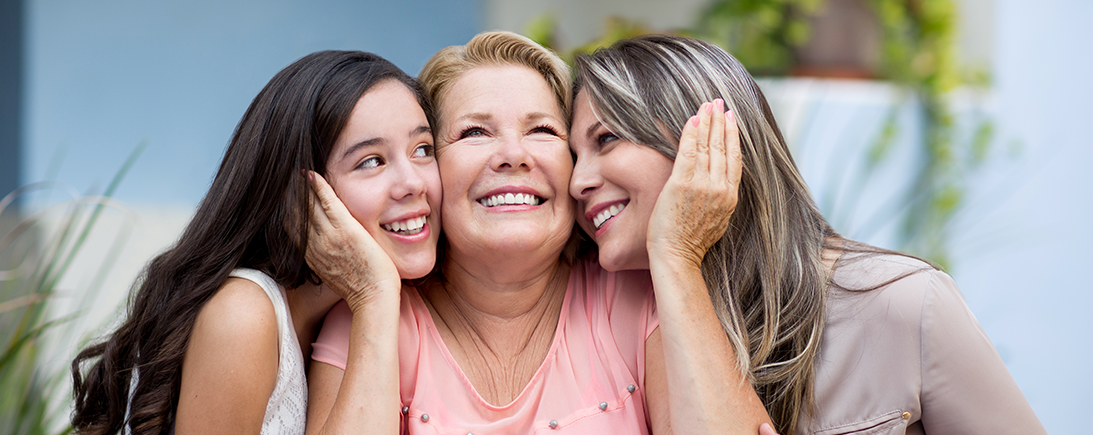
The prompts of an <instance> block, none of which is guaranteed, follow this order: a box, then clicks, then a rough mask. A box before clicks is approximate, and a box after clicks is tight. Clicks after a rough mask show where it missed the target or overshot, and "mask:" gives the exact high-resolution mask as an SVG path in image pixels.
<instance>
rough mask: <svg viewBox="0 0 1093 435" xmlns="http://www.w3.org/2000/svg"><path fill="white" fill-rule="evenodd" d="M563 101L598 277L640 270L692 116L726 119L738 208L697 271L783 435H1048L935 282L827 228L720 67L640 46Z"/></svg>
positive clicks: (734, 67) (718, 58)
mask: <svg viewBox="0 0 1093 435" xmlns="http://www.w3.org/2000/svg"><path fill="white" fill-rule="evenodd" d="M574 89H575V92H574V95H575V100H574V101H575V103H574V114H573V122H572V129H571V132H572V133H571V135H570V145H571V147H572V149H573V151H574V153H575V155H576V157H577V162H576V165H575V168H574V172H573V177H572V181H571V183H570V193H571V194H572V195H573V196H574V198H576V199H577V201H578V205H577V209H578V211H577V216H578V221H579V223H580V225H581V227H582V228H583V229H584V230H585V231H586V232H587V233H588V234H589V235H591V236H592V238H593V239H594V240H595V241H596V243H597V244H598V245H599V257H600V264H601V265H602V266H603V267H604V268H606V269H608V270H623V269H633V268H641V267H643V265H645V264H647V262H648V255H649V254H648V253H647V246H648V247H650V248H651V247H653V246H655V245H656V244H657V243H658V239H659V238H660V237H661V234H662V232H663V231H664V228H657V227H653V226H651V224H648V222H649V217H650V214H651V213H652V210H653V205H652V204H651V203H650V201H649V199H650V198H652V199H657V198H658V197H659V198H661V199H662V198H663V197H664V195H663V194H662V189H665V191H667V187H665V186H666V183H667V186H671V181H670V180H669V179H668V177H667V176H666V175H663V174H665V173H666V172H665V170H666V169H670V168H671V167H672V165H673V160H674V159H676V150H677V143H678V142H677V141H676V138H678V137H680V134H681V133H682V129H681V126H683V125H684V122H686V121H687V120H688V119H689V117H690V116H691V115H692V113H693V110H694V108H695V107H698V106H699V105H701V104H703V102H706V101H713V100H723V101H724V104H725V106H726V107H727V108H728V109H730V110H731V112H732V113H733V114H734V118H735V119H734V120H735V122H736V123H737V124H738V125H739V129H740V144H741V145H740V146H741V157H742V160H743V166H744V170H743V177H742V179H741V181H740V185H739V203H738V205H737V207H736V209H735V211H734V212H733V214H732V216H731V218H730V222H729V226H728V230H727V231H726V232H725V234H724V236H723V237H722V238H721V240H719V241H718V242H717V243H716V244H714V245H713V247H712V248H710V250H709V251H708V252H707V254H706V256H705V258H704V259H703V260H702V272H703V275H704V279H705V281H706V283H707V286H708V288H709V289H711V292H710V297H711V298H712V299H713V302H714V306H715V308H716V310H717V314H718V317H719V318H720V319H721V323H722V326H723V327H724V329H725V331H726V333H727V334H728V336H729V337H730V340H731V342H732V343H733V346H734V347H735V354H736V356H737V361H735V362H734V363H735V364H736V365H738V366H739V367H742V368H745V369H746V371H747V372H748V374H749V376H750V377H751V380H752V382H753V384H754V385H755V388H756V391H757V392H758V393H759V395H760V398H761V399H762V400H763V402H764V403H765V405H766V407H767V410H768V412H769V413H770V415H771V417H772V418H773V419H774V421H775V423H776V426H777V428H778V430H779V431H780V432H782V433H825V434H826V433H861V432H868V433H912V434H919V433H930V434H939V433H942V434H944V433H953V434H957V433H959V434H966V433H1026V434H1028V433H1044V428H1043V426H1042V425H1041V424H1040V422H1039V420H1038V419H1037V417H1036V415H1035V413H1033V411H1032V409H1031V407H1030V406H1029V405H1028V403H1027V402H1026V400H1025V398H1024V396H1023V395H1022V394H1021V391H1020V389H1018V387H1017V385H1016V383H1015V382H1014V381H1013V379H1012V377H1011V376H1010V375H1009V372H1008V371H1007V370H1006V367H1005V364H1004V363H1003V362H1002V360H1001V358H1000V357H999V355H998V352H997V351H996V350H995V349H994V347H993V345H992V344H991V342H990V340H989V339H988V338H987V336H986V334H985V333H984V332H983V330H982V328H981V327H980V326H979V324H978V322H976V320H975V317H974V316H973V315H972V313H971V311H970V310H969V309H968V307H967V305H966V304H965V303H964V301H963V298H962V297H961V295H960V292H959V291H958V290H957V288H956V285H955V284H954V283H953V281H952V279H951V278H950V277H949V276H948V275H947V274H945V273H944V272H942V271H940V270H938V269H937V267H936V266H933V265H932V264H930V263H928V262H926V261H923V260H920V259H917V258H914V257H911V256H909V255H906V254H902V253H899V252H894V251H890V250H886V249H881V248H876V247H873V246H869V245H866V244H863V243H860V242H855V241H853V240H849V239H846V238H844V237H842V236H840V235H839V234H838V233H837V232H835V230H834V229H833V228H831V226H830V225H828V223H827V221H826V220H825V219H824V218H823V216H822V215H821V214H820V212H819V211H818V210H817V208H816V205H815V203H814V201H813V199H812V196H811V194H810V192H809V190H808V187H807V186H806V185H805V182H804V180H803V179H802V178H801V176H800V174H799V173H798V171H797V168H796V166H795V164H794V162H793V158H792V156H791V155H790V152H789V149H788V147H787V146H786V143H785V140H784V139H783V137H782V134H781V132H780V131H779V129H778V126H777V124H776V123H775V120H774V116H773V115H772V113H771V111H770V108H769V106H768V105H767V102H766V99H765V97H764V96H763V93H762V91H761V90H760V89H759V87H758V86H757V85H756V83H755V81H754V80H753V79H752V77H751V76H750V75H749V74H748V72H747V71H746V70H745V68H744V67H743V66H742V65H741V64H740V63H739V62H738V61H737V60H736V59H735V58H733V57H732V56H731V55H729V54H728V53H726V52H725V51H724V50H722V49H721V48H718V47H716V46H714V45H711V44H709V43H706V42H703V41H700V40H697V39H691V38H683V37H673V36H664V35H650V36H643V37H637V38H633V39H629V40H624V41H620V42H618V43H616V44H615V45H613V46H611V47H609V48H606V49H601V50H598V51H596V52H595V53H593V54H591V55H585V56H579V57H578V59H577V82H576V84H575V87H574ZM635 168H640V170H635ZM667 173H670V171H668V172H667ZM658 174H660V175H658ZM698 206H699V205H698V204H696V205H695V207H698ZM606 207H610V209H611V210H613V211H612V212H611V213H608V214H607V215H600V214H597V213H589V211H590V210H592V211H595V210H603V209H605V208H606ZM730 364H732V363H730Z"/></svg>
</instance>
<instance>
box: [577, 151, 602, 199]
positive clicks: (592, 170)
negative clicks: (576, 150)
mask: <svg viewBox="0 0 1093 435" xmlns="http://www.w3.org/2000/svg"><path fill="white" fill-rule="evenodd" d="M601 186H603V177H602V176H601V175H600V167H599V164H598V163H597V162H596V160H595V159H594V158H591V157H581V156H578V157H577V162H576V163H574V164H573V176H572V177H570V179H569V194H570V195H571V196H573V198H574V199H576V200H578V201H585V200H587V199H588V197H589V196H591V195H592V192H595V191H596V189H597V188H599V187H601Z"/></svg>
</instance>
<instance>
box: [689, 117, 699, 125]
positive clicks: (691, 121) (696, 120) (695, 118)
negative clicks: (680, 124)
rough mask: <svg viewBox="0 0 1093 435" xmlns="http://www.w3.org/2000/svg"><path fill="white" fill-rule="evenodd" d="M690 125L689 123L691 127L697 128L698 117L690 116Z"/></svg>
mask: <svg viewBox="0 0 1093 435" xmlns="http://www.w3.org/2000/svg"><path fill="white" fill-rule="evenodd" d="M690 123H691V125H692V126H695V127H698V117H697V116H692V117H691V119H690Z"/></svg>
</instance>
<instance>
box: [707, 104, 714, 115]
mask: <svg viewBox="0 0 1093 435" xmlns="http://www.w3.org/2000/svg"><path fill="white" fill-rule="evenodd" d="M711 113H713V104H710V103H706V114H707V115H709V114H711Z"/></svg>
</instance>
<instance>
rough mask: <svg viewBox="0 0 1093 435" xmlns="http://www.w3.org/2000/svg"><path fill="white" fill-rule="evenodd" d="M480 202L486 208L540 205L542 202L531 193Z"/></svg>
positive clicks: (496, 197)
mask: <svg viewBox="0 0 1093 435" xmlns="http://www.w3.org/2000/svg"><path fill="white" fill-rule="evenodd" d="M478 202H479V203H480V204H482V205H484V206H486V207H497V206H499V205H524V204H527V205H539V203H540V202H542V201H541V200H540V199H539V197H537V196H535V195H532V194H530V193H515V194H513V193H505V194H500V195H493V196H490V197H487V198H482V199H480V200H478Z"/></svg>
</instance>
